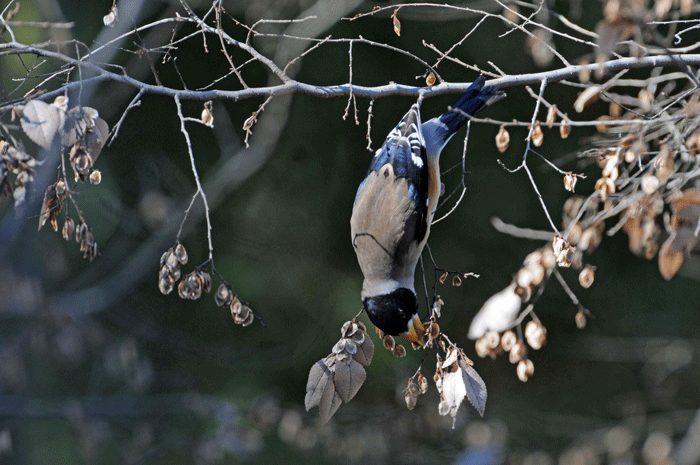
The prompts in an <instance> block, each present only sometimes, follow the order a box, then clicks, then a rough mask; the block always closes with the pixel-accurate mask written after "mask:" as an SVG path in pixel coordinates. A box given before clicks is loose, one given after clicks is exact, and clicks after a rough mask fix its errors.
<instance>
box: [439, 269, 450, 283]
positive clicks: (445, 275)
mask: <svg viewBox="0 0 700 465" xmlns="http://www.w3.org/2000/svg"><path fill="white" fill-rule="evenodd" d="M448 276H449V273H448V272H447V271H445V272H444V273H443V274H442V275H441V276H440V284H445V280H446V279H447V277H448Z"/></svg>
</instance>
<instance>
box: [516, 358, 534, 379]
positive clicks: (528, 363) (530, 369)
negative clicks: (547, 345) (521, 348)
mask: <svg viewBox="0 0 700 465" xmlns="http://www.w3.org/2000/svg"><path fill="white" fill-rule="evenodd" d="M516 372H517V373H518V379H520V381H522V382H523V383H524V382H526V381H527V380H528V379H529V378H530V376H532V375H533V374H534V373H535V365H534V364H533V363H532V360H530V359H526V360H521V361H520V362H518V367H517V369H516Z"/></svg>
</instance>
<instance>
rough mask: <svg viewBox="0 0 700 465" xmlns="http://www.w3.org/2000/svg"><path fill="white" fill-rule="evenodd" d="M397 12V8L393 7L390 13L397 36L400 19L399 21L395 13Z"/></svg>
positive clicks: (398, 34) (399, 31)
mask: <svg viewBox="0 0 700 465" xmlns="http://www.w3.org/2000/svg"><path fill="white" fill-rule="evenodd" d="M398 12H399V9H398V8H397V9H395V10H394V13H393V14H392V15H391V19H392V20H393V22H394V32H395V33H396V35H397V36H400V35H401V21H399V18H398V17H397V16H396V15H397V13H398Z"/></svg>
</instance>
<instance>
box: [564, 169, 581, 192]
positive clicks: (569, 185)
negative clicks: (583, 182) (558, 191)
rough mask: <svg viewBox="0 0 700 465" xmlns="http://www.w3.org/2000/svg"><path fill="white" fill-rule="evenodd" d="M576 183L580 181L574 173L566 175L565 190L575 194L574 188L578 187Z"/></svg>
mask: <svg viewBox="0 0 700 465" xmlns="http://www.w3.org/2000/svg"><path fill="white" fill-rule="evenodd" d="M576 181H578V177H577V176H575V175H574V173H571V172H569V173H566V175H565V176H564V189H566V190H567V191H569V192H574V188H575V187H576Z"/></svg>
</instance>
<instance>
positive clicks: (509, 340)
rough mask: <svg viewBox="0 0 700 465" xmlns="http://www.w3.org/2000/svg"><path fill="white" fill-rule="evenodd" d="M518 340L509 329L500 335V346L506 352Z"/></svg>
mask: <svg viewBox="0 0 700 465" xmlns="http://www.w3.org/2000/svg"><path fill="white" fill-rule="evenodd" d="M517 341H518V337H517V336H516V335H515V333H514V332H513V331H511V330H510V329H509V330H507V331H505V332H504V333H503V335H502V336H501V347H502V348H503V350H505V351H506V352H510V350H511V349H512V348H513V346H514V345H515V343H516V342H517Z"/></svg>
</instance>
